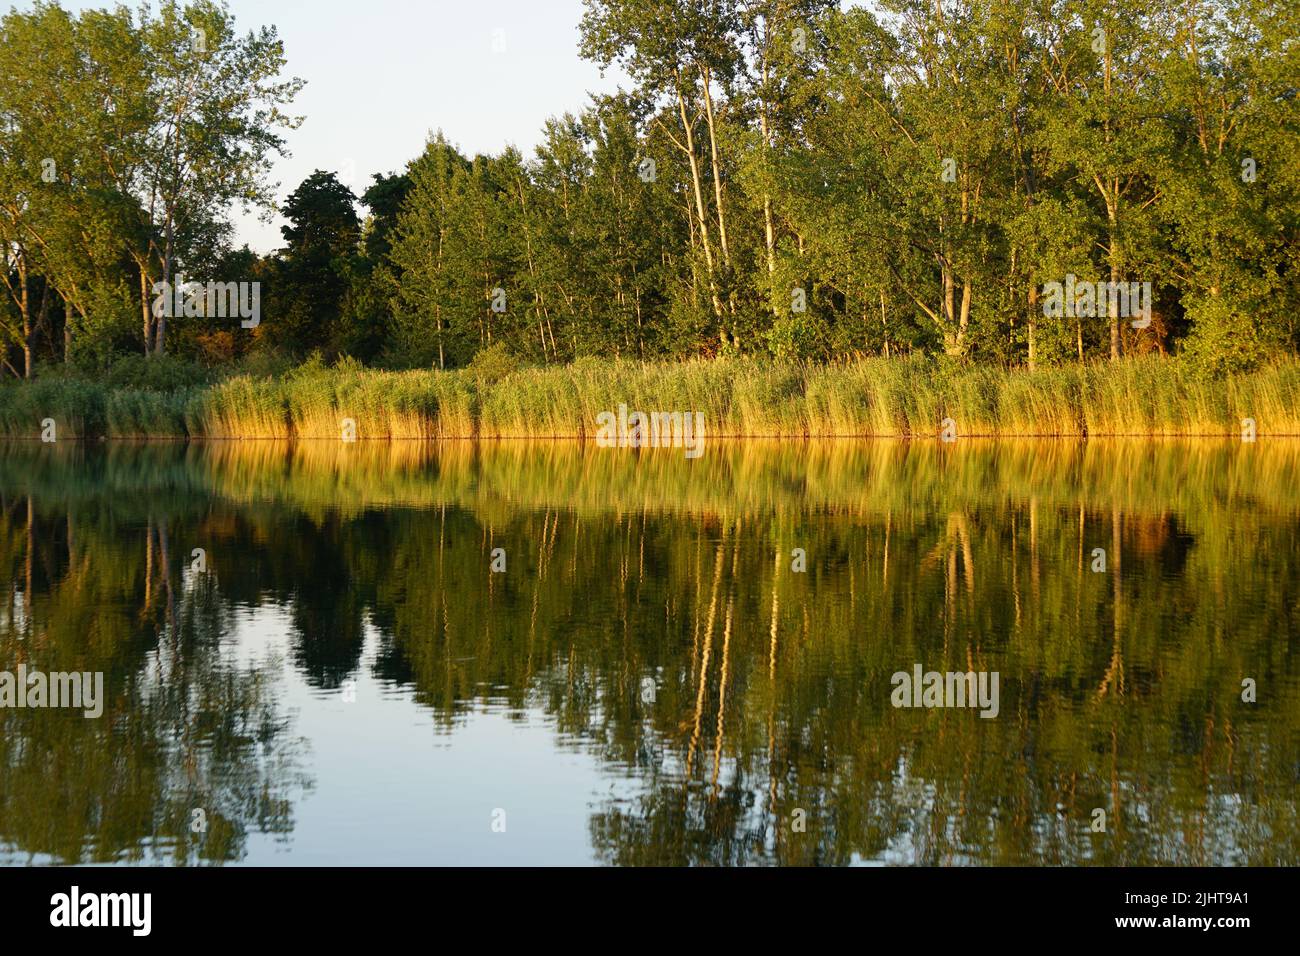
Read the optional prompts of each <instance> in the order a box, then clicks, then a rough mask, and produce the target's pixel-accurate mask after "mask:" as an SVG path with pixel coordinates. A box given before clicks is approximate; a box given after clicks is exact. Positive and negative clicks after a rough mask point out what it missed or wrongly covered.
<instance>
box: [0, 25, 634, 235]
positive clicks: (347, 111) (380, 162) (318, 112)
mask: <svg viewBox="0 0 1300 956" xmlns="http://www.w3.org/2000/svg"><path fill="white" fill-rule="evenodd" d="M17 5H18V6H20V7H29V6H30V4H26V3H19V4H17ZM115 5H116V4H115V3H113V2H112V0H64V2H63V6H64V7H65V8H68V9H83V8H87V7H91V8H96V7H111V6H115ZM127 5H128V6H130V7H131V8H132V9H134V8H135V7H137V6H138V4H137V3H136V2H135V0H131V2H129V3H128V4H127ZM5 6H6V7H7V6H8V4H5ZM228 6H229V7H230V10H231V12H232V13H233V14H234V16H235V24H236V27H237V28H238V29H239V31H240V32H241V33H244V32H247V31H248V30H249V29H252V28H254V27H257V26H261V25H263V24H274V25H275V26H276V27H277V28H278V30H279V32H280V37H281V38H282V39H283V40H284V46H285V56H286V58H287V60H288V66H287V68H286V72H287V73H288V74H289V75H291V76H298V77H301V78H302V79H304V80H306V81H307V86H306V87H305V88H304V89H303V91H302V92H301V93H300V94H299V96H298V99H297V100H296V101H295V110H294V111H295V112H296V113H298V114H299V115H302V116H305V117H306V120H305V122H304V123H303V125H302V126H301V128H299V129H297V130H293V131H291V132H290V133H289V134H288V137H287V139H288V143H289V149H290V152H291V153H292V155H291V157H290V158H288V159H283V160H281V161H280V162H279V163H278V164H277V165H276V168H275V171H274V174H273V177H272V178H273V179H274V180H275V181H276V182H278V183H279V184H280V185H279V188H278V190H277V199H278V200H283V198H284V197H285V196H286V195H288V193H289V192H290V191H292V190H293V188H294V187H295V186H297V185H298V183H300V182H301V181H302V180H303V179H305V178H306V177H307V176H308V175H310V173H311V172H312V170H314V169H318V168H319V169H327V170H333V171H335V172H337V173H339V174H340V178H342V179H344V180H345V181H348V185H350V186H351V187H352V189H353V191H355V192H358V193H360V192H361V191H363V190H364V189H365V187H366V184H368V183H369V182H370V175H371V173H376V172H384V173H387V172H393V171H396V170H400V169H402V168H403V167H404V166H405V165H406V163H407V162H408V161H409V160H411V159H414V158H415V157H416V156H417V155H418V154H419V153H420V151H421V150H422V149H423V147H424V142H425V139H426V138H427V136H428V134H429V133H430V132H431V131H435V130H438V129H441V130H442V131H443V132H444V133H445V134H446V135H447V138H448V139H450V140H451V141H452V142H454V143H456V144H457V145H458V146H460V148H461V149H462V150H464V151H465V152H468V153H471V154H472V153H475V152H499V151H500V150H501V149H502V147H504V146H506V145H507V144H511V143H513V144H514V145H515V146H517V147H519V148H520V149H521V150H523V151H524V153H525V155H528V156H531V155H532V151H533V148H534V147H535V146H536V145H537V143H538V142H539V140H540V134H541V129H542V124H543V123H544V122H545V121H546V119H547V117H549V116H554V115H559V114H561V113H564V112H566V111H577V110H580V109H582V107H583V106H584V105H586V103H587V102H588V91H613V90H614V89H615V88H616V87H617V85H618V82H619V80H620V79H622V80H623V82H625V83H626V80H625V79H624V78H622V75H621V74H619V73H617V71H611V72H610V73H609V74H608V75H607V77H606V78H605V79H603V80H602V79H601V77H600V71H599V69H598V68H597V67H596V65H595V64H593V63H589V62H587V61H585V60H582V59H581V58H580V57H579V56H578V23H579V21H580V20H581V18H582V0H228ZM498 30H501V31H504V33H503V34H502V37H503V38H504V47H505V49H504V52H494V50H493V40H494V35H495V31H498ZM236 220H237V224H238V225H237V232H236V242H237V243H240V242H247V243H248V244H249V245H250V246H252V247H253V248H254V249H256V250H257V251H259V252H268V251H271V250H273V249H276V248H278V247H279V246H280V245H281V241H282V240H281V237H280V229H279V227H280V224H281V219H280V218H279V217H278V216H277V217H276V218H275V220H274V221H273V222H272V223H270V224H265V223H262V222H260V221H259V220H258V219H257V218H256V217H255V216H239V215H238V213H236Z"/></svg>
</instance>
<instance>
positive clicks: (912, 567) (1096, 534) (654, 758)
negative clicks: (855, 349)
mask: <svg viewBox="0 0 1300 956" xmlns="http://www.w3.org/2000/svg"><path fill="white" fill-rule="evenodd" d="M1297 464H1300V445H1296V444H1293V443H1263V442H1261V443H1257V444H1255V445H1251V446H1245V445H1240V444H1234V443H1227V442H1223V443H1220V442H1172V441H1171V442H1113V443H1103V442H1092V443H1088V444H1076V443H1070V442H1039V443H1034V442H1025V443H1014V442H1003V443H983V444H981V443H970V442H959V443H958V444H957V445H956V446H944V445H940V444H937V443H921V444H909V443H903V442H876V443H862V442H834V443H831V442H827V443H813V444H808V445H789V444H786V445H763V444H745V445H741V444H736V445H719V444H715V446H714V447H712V448H711V449H710V450H709V453H708V454H706V455H705V456H704V457H703V458H702V459H700V460H698V461H686V460H684V459H683V458H682V456H681V455H680V454H677V455H673V454H670V453H643V454H640V455H638V454H636V453H635V452H628V451H621V452H619V451H611V450H605V449H596V448H592V447H586V448H584V447H582V446H579V445H575V444H566V443H560V444H543V445H531V444H523V443H519V444H511V443H505V444H497V445H476V444H472V443H448V444H443V445H435V444H421V443H395V444H359V445H352V446H345V445H342V444H341V443H331V442H320V443H301V444H298V445H285V444H279V443H270V442H266V443H262V442H257V443H214V444H210V445H193V446H183V445H141V446H130V445H121V444H114V445H110V446H108V447H99V446H68V447H64V446H60V447H56V448H50V447H47V446H39V445H32V444H16V445H8V446H4V447H2V448H0V560H3V561H4V562H5V563H4V567H5V568H6V569H7V571H8V577H9V580H8V584H7V588H6V591H7V595H6V597H5V599H4V601H3V606H2V607H0V669H7V670H13V669H14V668H15V667H16V665H17V664H18V663H19V662H26V663H27V664H28V666H29V667H36V666H39V667H42V668H44V669H46V670H73V669H76V670H96V669H99V670H104V671H105V674H106V685H107V687H108V691H109V698H110V700H109V703H108V706H107V709H106V712H105V716H104V718H102V719H101V720H97V721H95V720H84V719H82V717H81V716H80V714H79V713H70V712H58V711H48V710H47V711H31V710H28V711H18V710H0V730H2V732H0V748H3V749H2V750H0V753H2V754H3V764H2V766H3V767H4V768H5V769H4V774H3V777H2V778H0V845H3V846H4V847H7V848H8V849H7V858H8V859H10V860H25V859H28V858H29V857H34V858H36V859H54V860H99V861H110V860H112V861H120V860H131V859H162V860H173V861H176V862H187V861H188V862H197V861H232V860H254V861H256V860H259V859H266V858H267V857H266V856H265V854H267V853H270V852H271V851H270V850H267V849H266V847H267V846H269V845H270V844H274V846H275V850H274V852H275V854H277V855H274V856H272V857H270V858H273V859H276V860H280V861H289V862H293V861H295V860H300V859H321V858H325V857H328V858H331V859H333V860H335V861H337V862H397V861H398V859H397V857H399V856H400V857H401V859H400V861H401V862H428V863H443V862H469V863H473V862H496V861H499V860H501V859H502V858H501V853H502V852H503V851H502V849H501V848H502V847H503V846H520V845H524V844H526V843H527V841H528V840H530V839H535V840H536V841H537V842H536V843H535V844H534V846H535V849H536V855H535V856H532V857H528V861H530V862H548V861H552V862H559V861H565V862H571V861H574V860H575V859H583V860H591V861H596V862H604V863H618V864H812V863H837V864H838V863H851V862H901V863H913V862H920V863H942V864H956V863H1023V864H1075V863H1085V862H1097V863H1106V864H1125V865H1129V864H1148V863H1176V864H1219V863H1256V864H1260V863H1278V864H1291V865H1294V864H1296V863H1300V842H1298V836H1300V823H1298V821H1297V815H1296V814H1297V797H1296V794H1297V784H1298V783H1300V733H1298V730H1300V709H1298V708H1297V703H1300V663H1298V662H1297V655H1296V653H1295V651H1296V650H1297V646H1296V645H1297V635H1300V626H1297V625H1298V622H1300V601H1297V597H1296V595H1297V593H1300V588H1298V585H1300V521H1298V517H1300V516H1298V508H1297V501H1296V494H1295V490H1296V488H1297ZM194 548H203V549H204V551H205V554H206V561H207V563H208V570H207V571H206V572H199V571H196V570H194V569H193V567H192V563H193V562H192V558H191V555H192V549H194ZM494 548H504V549H505V552H506V555H507V570H506V572H505V573H503V574H493V573H491V572H490V570H489V555H490V553H491V552H492V550H493V549H494ZM796 548H799V549H803V550H804V552H806V556H807V570H806V572H803V573H800V572H797V571H796V570H794V567H795V559H794V557H793V555H792V552H793V550H794V549H796ZM1098 549H1101V550H1102V551H1104V555H1103V560H1104V562H1105V570H1104V571H1098V570H1094V568H1095V567H1096V566H1097V557H1098V555H1097V550H1098ZM258 635H261V636H260V637H259V636H258ZM266 635H271V637H269V638H267V637H266ZM916 664H920V665H922V666H923V667H924V668H925V669H926V670H938V671H966V670H975V671H996V672H998V673H999V674H1000V675H1001V681H1000V688H1001V701H1000V713H999V716H998V717H997V718H996V719H992V720H987V719H982V718H980V717H979V715H978V712H977V711H975V710H969V709H968V710H961V709H933V710H926V709H919V710H912V709H895V708H894V707H893V706H891V703H890V692H891V689H892V687H891V683H890V677H891V675H892V674H893V673H894V672H896V671H900V670H905V671H910V670H911V669H912V668H913V666H914V665H916ZM1247 678H1250V679H1252V680H1254V681H1255V682H1256V683H1257V687H1258V699H1257V701H1256V702H1254V703H1246V702H1243V700H1242V681H1243V680H1245V679H1247ZM358 681H360V682H361V683H362V686H363V692H362V693H361V694H360V695H359V698H358V699H357V700H356V702H355V703H351V701H350V698H349V697H348V694H349V693H352V694H353V695H355V685H356V682H358ZM295 688H297V690H295ZM365 689H369V690H370V691H371V692H369V693H367V692H366V691H365ZM417 721H418V722H419V723H422V724H423V725H424V726H425V727H426V728H427V729H428V730H429V733H428V734H424V735H415V736H413V735H412V734H411V733H410V728H411V726H412V724H413V723H415V722H417ZM485 721H486V722H487V723H485ZM498 722H500V723H498ZM489 727H491V728H493V729H488V728H489ZM350 735H354V736H355V737H357V738H360V739H361V740H363V741H364V750H363V749H361V747H360V745H358V746H357V747H356V748H354V749H352V750H347V751H345V750H344V749H343V748H344V747H345V746H346V745H347V742H346V738H348V737H349V736H350ZM525 739H526V740H527V746H526V747H525V748H523V749H520V747H519V744H520V741H521V740H525ZM362 754H364V758H365V759H366V760H367V761H368V763H367V766H368V767H369V768H370V769H369V770H368V771H367V773H357V772H355V767H354V768H353V772H349V771H348V770H347V769H346V766H347V762H348V761H352V762H353V764H355V763H356V762H357V761H358V760H360V759H362V757H361V756H359V755H362ZM575 761H578V763H575ZM525 766H526V767H527V769H525ZM342 780H346V781H347V783H346V785H344V784H342V783H340V782H338V781H342ZM524 782H526V786H525V785H524ZM313 783H315V784H316V787H315V789H314V790H313V789H312V785H313ZM511 787H516V788H518V789H516V790H514V791H511V792H513V793H514V796H513V797H511V798H510V799H512V800H514V803H513V804H512V806H511V808H509V809H510V810H511V812H512V813H514V814H515V816H514V817H513V819H514V820H515V821H517V822H516V823H514V824H513V825H512V827H511V829H510V830H509V831H508V833H507V834H494V833H493V832H492V831H491V829H490V827H489V819H490V814H491V812H492V811H493V809H495V808H498V807H501V806H502V801H503V798H502V796H501V794H502V792H503V789H505V790H509V788H511ZM403 801H405V803H407V804H410V805H411V807H412V810H411V812H410V813H403V812H391V813H390V812H386V811H385V812H372V811H371V810H370V809H369V808H371V807H388V808H390V809H391V808H392V807H393V806H397V805H400V804H402V802H403ZM196 807H202V808H205V809H206V815H207V820H208V822H209V827H208V829H207V831H206V833H203V834H196V833H194V832H193V831H192V829H191V822H192V812H193V809H194V808H196ZM362 807H366V808H367V809H366V810H365V811H364V812H363V811H362V810H361V808H362ZM1099 809H1100V810H1103V811H1104V812H1105V815H1106V829H1105V831H1104V832H1094V830H1093V829H1092V826H1093V823H1094V820H1095V816H1094V811H1096V810H1099ZM298 811H301V813H302V814H306V815H307V816H308V817H310V818H311V819H312V820H314V819H315V818H316V817H321V818H322V819H327V820H328V821H329V823H328V825H325V824H324V823H322V824H321V825H320V826H316V825H315V824H314V823H309V825H306V826H305V828H304V827H299V826H297V825H296V813H297V812H298ZM570 817H572V818H574V819H576V820H578V822H579V823H580V824H581V829H577V828H574V827H568V828H566V827H565V826H561V825H560V824H559V823H556V822H554V821H558V820H561V819H569V818H570ZM547 820H551V821H552V823H551V824H548V823H547ZM339 821H344V822H345V823H346V825H343V824H341V823H340V822H339ZM584 821H585V822H584ZM548 826H549V827H550V829H549V830H548V829H547V828H548ZM534 828H535V832H534ZM452 834H454V841H453V842H448V841H452V839H453V838H452ZM276 841H278V842H276ZM494 841H495V842H494ZM510 841H516V842H515V843H511V842H510ZM403 854H405V855H403Z"/></svg>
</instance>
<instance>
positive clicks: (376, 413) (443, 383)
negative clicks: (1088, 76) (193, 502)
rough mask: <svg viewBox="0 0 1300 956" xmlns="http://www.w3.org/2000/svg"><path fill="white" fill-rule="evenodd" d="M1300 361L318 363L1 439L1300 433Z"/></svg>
mask: <svg viewBox="0 0 1300 956" xmlns="http://www.w3.org/2000/svg"><path fill="white" fill-rule="evenodd" d="M1298 399H1300V363H1297V362H1294V361H1292V362H1283V363H1278V364H1275V365H1269V366H1265V367H1263V368H1261V369H1258V370H1256V371H1254V372H1251V373H1248V374H1243V375H1239V376H1236V377H1232V378H1227V379H1211V378H1208V377H1206V376H1204V375H1202V374H1199V373H1198V372H1197V371H1196V370H1195V369H1194V368H1193V367H1191V366H1189V365H1187V364H1186V363H1183V362H1180V361H1178V360H1175V359H1169V358H1161V357H1158V356H1149V357H1143V358H1135V359H1126V360H1124V361H1121V362H1115V363H1099V364H1093V365H1086V366H1067V367H1063V368H1052V369H1043V370H1039V371H1035V372H1029V371H1026V370H1023V369H1017V370H1011V371H1007V370H1002V369H997V368H994V367H990V366H980V365H970V364H958V363H953V362H948V361H942V360H932V359H921V358H912V359H906V360H896V359H895V360H890V359H882V358H870V359H862V360H857V361H852V362H844V363H836V364H832V365H804V364H797V363H775V362H770V361H759V360H753V359H724V360H715V361H710V360H693V361H686V362H633V361H618V360H599V359H590V358H588V359H582V360H580V361H578V362H575V363H573V364H571V365H566V366H554V367H546V368H522V369H518V370H515V371H512V372H509V373H507V374H503V375H498V376H486V375H481V374H476V373H475V372H473V371H471V370H462V371H451V372H443V371H435V370H414V371H406V372H388V371H380V370H374V369H366V368H362V367H360V366H358V365H355V364H351V365H344V366H341V367H336V368H327V367H324V366H322V365H319V364H313V365H307V366H303V367H302V368H299V369H297V370H295V371H293V372H291V373H290V374H289V375H287V376H283V377H255V376H250V375H239V376H235V377H232V378H228V379H225V380H223V381H220V382H218V383H217V384H215V385H211V386H207V387H203V388H195V389H193V390H191V391H187V392H175V393H167V392H157V391H139V390H131V389H125V390H123V389H117V390H114V389H109V388H107V387H105V386H103V385H97V384H91V383H87V382H82V381H74V380H63V379H52V380H48V381H43V380H38V381H36V382H33V383H14V384H8V385H5V386H3V387H0V434H3V435H6V436H9V437H23V438H35V437H38V436H39V434H40V428H41V422H42V421H43V420H45V419H47V418H54V419H55V420H56V421H57V423H58V428H59V435H60V436H61V437H93V436H98V435H107V436H109V437H114V438H117V437H123V438H125V437H154V438H178V437H192V438H250V439H254V438H303V439H332V440H337V439H339V438H340V436H341V434H342V428H343V422H344V420H345V419H351V420H352V422H354V423H355V426H356V437H357V438H358V440H367V439H431V438H470V437H484V438H591V437H593V435H594V434H595V429H596V417H597V415H599V414H600V413H601V412H604V411H611V412H612V411H616V410H617V408H618V406H619V405H620V404H626V405H627V406H628V408H629V410H641V411H646V412H652V411H666V412H673V411H680V412H688V411H689V412H700V413H703V415H704V419H705V423H706V431H707V434H709V435H711V436H717V437H720V436H744V437H778V438H789V437H805V436H807V437H830V436H879V437H913V438H917V437H935V436H937V435H938V434H939V432H940V430H941V429H942V427H943V422H944V420H945V419H949V418H950V419H952V420H953V422H954V423H955V426H956V432H957V434H958V435H959V436H980V435H987V436H1004V437H1008V436H1083V435H1089V436H1102V435H1148V436H1161V435H1239V434H1240V433H1241V428H1242V424H1241V423H1242V420H1243V419H1247V418H1249V419H1253V420H1254V421H1255V424H1256V428H1257V430H1258V434H1260V435H1298V434H1300V400H1298Z"/></svg>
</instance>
